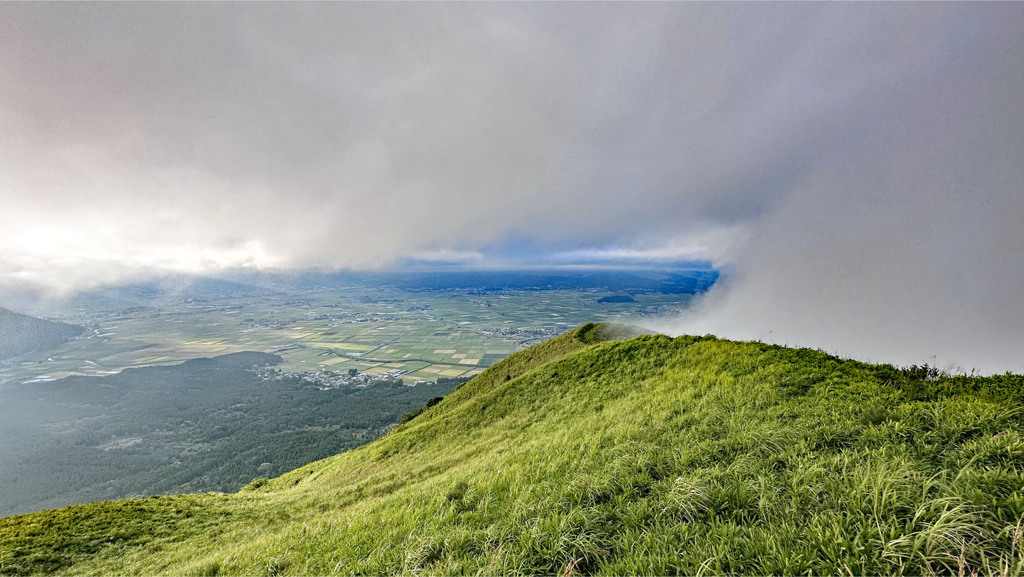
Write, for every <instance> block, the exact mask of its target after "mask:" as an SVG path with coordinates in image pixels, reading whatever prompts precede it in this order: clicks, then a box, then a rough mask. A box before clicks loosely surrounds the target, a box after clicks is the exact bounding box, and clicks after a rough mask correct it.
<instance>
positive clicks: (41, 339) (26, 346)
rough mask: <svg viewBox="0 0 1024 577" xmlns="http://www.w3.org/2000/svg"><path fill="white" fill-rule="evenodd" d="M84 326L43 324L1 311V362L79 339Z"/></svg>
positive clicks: (39, 320)
mask: <svg viewBox="0 0 1024 577" xmlns="http://www.w3.org/2000/svg"><path fill="white" fill-rule="evenodd" d="M84 330H85V329H83V328H82V327H79V326H75V325H69V324H67V323H57V322H53V321H44V320H42V319H37V318H35V317H30V316H26V315H22V314H18V313H16V312H12V311H9V310H7V309H5V308H0V360H3V359H9V358H12V357H16V356H18V355H22V354H24V353H27V352H31V351H43V350H46V349H51V348H53V347H55V346H57V345H59V344H60V343H62V342H64V341H66V340H68V339H70V338H74V337H77V336H78V335H80V334H82V331H84Z"/></svg>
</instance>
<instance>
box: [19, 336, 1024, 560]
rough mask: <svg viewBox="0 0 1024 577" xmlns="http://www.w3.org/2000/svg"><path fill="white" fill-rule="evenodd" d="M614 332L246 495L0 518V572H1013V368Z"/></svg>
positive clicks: (1021, 447) (1017, 457) (531, 352)
mask: <svg viewBox="0 0 1024 577" xmlns="http://www.w3.org/2000/svg"><path fill="white" fill-rule="evenodd" d="M607 331H608V329H607V328H605V327H603V326H600V325H598V326H594V325H586V326H584V327H581V328H580V329H577V330H576V331H574V332H572V333H570V334H567V335H563V336H562V337H559V338H556V339H552V340H551V341H548V342H546V343H543V344H541V345H537V346H534V347H531V348H529V349H527V350H525V351H523V352H520V353H517V354H515V355H513V356H511V357H509V358H507V359H505V360H504V361H502V362H500V363H498V364H496V365H495V366H493V367H491V368H490V369H489V370H487V371H486V372H485V373H483V374H482V375H480V376H479V377H477V378H476V379H474V380H472V381H470V382H468V383H466V384H464V385H462V386H460V387H458V388H457V389H456V390H455V391H453V392H452V393H451V394H449V395H448V396H447V397H446V398H445V399H444V400H443V401H442V402H440V403H438V404H436V405H434V406H432V407H429V408H427V409H425V410H424V411H423V412H422V413H421V414H419V415H418V416H416V418H414V419H412V420H410V421H409V422H407V423H406V424H404V425H401V426H399V427H397V428H396V429H395V430H394V431H392V432H391V433H390V434H389V435H387V436H386V437H384V438H383V439H380V440H378V441H376V442H374V443H371V444H369V445H366V446H363V447H361V448H359V449H355V450H352V451H349V452H347V453H344V454H341V455H338V456H335V457H331V458H329V459H325V460H323V461H319V462H316V463H313V464H310V465H307V466H304V467H302V468H299V469H297V470H295V471H292V472H290V473H287V474H285V475H283V476H281V477H279V478H277V479H273V480H270V481H269V482H266V481H261V482H258V483H254V484H253V485H251V486H250V487H247V488H246V489H243V490H242V491H240V492H239V493H238V494H234V495H214V494H210V495H198V496H182V497H169V498H150V499H144V500H137V501H120V502H111V503H100V504H94V505H86V506H81V507H70V508H66V509H61V510H58V511H47V512H43V513H38V514H33V515H26V516H22V517H13V518H8V519H2V520H0V572H2V573H9V574H31V573H61V574H161V573H162V574H179V575H215V574H230V575H233V574H328V573H344V574H384V573H387V574H399V573H400V574H468V573H472V574H480V573H483V574H498V573H502V574H538V573H539V574H554V573H558V574H562V575H566V574H572V573H581V574H645V575H653V574H657V575H667V574H726V573H729V574H815V575H818V574H836V573H842V574H911V575H919V574H952V573H957V574H961V573H963V574H971V573H983V574H1011V575H1015V574H1021V573H1022V572H1024V492H1022V487H1024V434H1022V427H1021V425H1022V412H1021V395H1022V379H1021V377H1019V376H1002V377H992V378H966V377H956V378H951V377H944V376H942V375H937V374H933V373H931V372H929V371H927V370H926V371H924V372H922V371H920V370H914V371H901V370H897V369H894V368H892V367H888V366H875V365H867V364H862V363H858V362H854V361H843V360H840V359H837V358H835V357H831V356H828V355H825V354H823V353H820V352H816V351H810V350H807V349H788V348H783V347H775V346H768V345H763V344H760V343H736V342H729V341H723V340H717V339H713V338H694V337H680V338H677V339H670V338H667V337H664V336H640V337H637V338H633V339H631V340H627V341H613V342H609V341H604V340H603V338H604V336H605V334H603V333H607ZM83 519H84V520H86V521H85V522H83Z"/></svg>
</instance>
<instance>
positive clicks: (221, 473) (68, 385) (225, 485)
mask: <svg viewBox="0 0 1024 577" xmlns="http://www.w3.org/2000/svg"><path fill="white" fill-rule="evenodd" d="M279 360H280V357H278V356H277V355H270V354H265V353H236V354H231V355H223V356H220V357H215V358H212V359H196V360H192V361H188V362H185V363H182V364H179V365H172V366H163V367H145V368H139V369H129V370H126V371H123V372H121V373H119V374H116V375H109V376H105V377H68V378H64V379H59V380H56V381H51V382H43V383H23V384H14V383H11V384H8V385H7V386H5V387H3V388H2V389H0V438H2V439H3V440H4V442H3V443H0V463H3V466H0V516H2V515H10V514H13V513H19V512H27V511H34V510H39V509H43V508H46V507H57V506H62V505H68V504H72V503H85V502H89V501H98V500H102V499H116V498H122V497H128V496H137V495H153V494H163V493H184V492H201V491H235V490H237V489H238V488H239V487H241V486H243V485H245V484H246V483H248V482H250V481H252V480H253V478H256V477H273V476H276V475H280V474H281V473H283V472H285V471H288V470H291V469H294V468H295V467H298V466H300V465H304V464H306V463H309V462H311V461H315V460H317V459H322V458H324V457H327V456H330V455H333V454H336V453H338V452H340V451H343V450H345V449H350V448H352V447H356V446H359V445H362V444H364V443H367V442H369V441H372V440H373V439H376V438H377V437H379V436H381V435H382V434H384V433H385V432H386V431H387V430H388V429H389V428H390V427H391V426H393V425H394V424H395V423H396V422H398V420H399V418H400V417H401V416H402V414H404V413H406V412H408V411H410V410H412V409H415V408H417V407H420V406H422V405H423V404H424V403H425V402H426V401H427V400H428V399H429V398H431V397H433V396H438V395H443V394H444V393H446V392H448V391H449V390H451V388H452V387H453V386H454V384H450V385H436V384H433V383H428V384H421V385H419V386H416V387H409V386H403V385H402V384H400V383H398V382H397V381H387V382H384V381H382V382H378V383H376V384H373V385H371V386H365V387H337V388H325V387H322V386H318V385H317V384H315V383H312V382H309V381H307V380H303V379H301V378H299V377H294V376H290V377H287V376H286V377H276V378H270V377H268V374H272V373H267V372H256V371H254V370H253V368H254V367H263V366H267V365H272V364H274V363H276V362H278V361H279Z"/></svg>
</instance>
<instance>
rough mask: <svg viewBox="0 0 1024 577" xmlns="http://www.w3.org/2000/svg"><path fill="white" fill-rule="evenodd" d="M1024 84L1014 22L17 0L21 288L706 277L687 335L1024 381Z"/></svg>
mask: <svg viewBox="0 0 1024 577" xmlns="http://www.w3.org/2000/svg"><path fill="white" fill-rule="evenodd" d="M1022 63H1024V4H1021V3H1000V4H988V3H986V4H959V3H958V4H946V3H942V4H921V3H913V4H911V3H906V4H889V3H886V4H879V3H865V4H847V3H795V4H793V3H787V4H746V3H720V4H703V3H671V4H656V3H622V4H611V3H593V4H591V3H567V4H554V3H523V4H478V3H458V4H445V3H425V4H412V3H398V4H384V3H372V4H355V3H327V4H323V3H315V4H291V3H289V4H267V3H258V4H239V3H216V4H201V3H188V4H177V3H176V4H165V3H97V4H69V3H47V4H36V3H31V4H29V3H19V4H13V3H4V4H0V210H2V212H0V288H3V287H7V288H10V287H12V286H16V285H25V286H28V285H35V284H38V285H41V286H47V287H50V288H51V289H54V290H70V289H73V288H78V287H83V286H89V285H90V284H94V283H100V282H111V281H116V280H119V279H126V278H133V277H134V276H137V275H139V274H149V273H154V272H159V271H179V272H180V271H186V272H204V271H215V270H219V269H224V268H231V267H238V266H249V267H280V268H302V267H355V268H366V267H375V266H384V265H388V264H389V263H394V262H399V261H401V260H402V259H408V258H419V259H422V260H427V261H429V260H442V261H460V260H462V261H465V262H467V263H471V264H477V265H488V264H498V263H502V262H505V261H508V260H510V259H515V258H520V259H521V258H523V255H526V257H527V260H529V259H538V260H545V259H547V260H550V261H552V262H567V261H571V260H573V259H574V258H576V257H579V258H580V259H581V260H589V261H593V260H595V259H598V260H599V259H600V258H602V257H604V256H607V257H608V258H622V257H624V256H625V257H630V258H641V259H643V258H646V259H654V260H658V259H661V260H671V259H680V258H692V257H696V258H708V259H712V260H713V261H714V262H715V263H716V264H719V265H729V266H731V267H732V269H733V270H734V271H735V276H734V277H733V281H732V282H731V283H729V284H728V285H727V286H726V285H723V286H721V287H719V288H718V289H716V290H715V291H714V292H713V294H712V295H711V296H710V297H709V299H708V303H707V306H706V307H705V308H704V309H702V312H701V313H700V315H699V316H698V317H696V318H687V319H683V320H680V321H678V322H677V323H674V324H672V330H700V329H707V330H710V331H713V332H719V333H723V334H728V335H745V336H749V337H750V338H766V339H773V340H777V341H780V342H790V343H799V344H809V345H812V346H821V347H823V348H832V349H835V350H836V351H837V352H844V351H853V352H855V353H857V354H860V355H861V356H871V357H872V358H877V359H879V360H889V359H896V360H899V361H903V360H908V361H920V360H922V359H923V358H925V357H927V356H928V355H938V356H939V357H943V356H944V355H948V356H949V357H950V358H955V359H959V360H961V361H963V364H968V365H969V364H971V363H976V364H982V363H985V365H984V366H985V367H986V368H992V367H996V369H999V368H1000V367H1002V366H1003V365H1007V366H1006V368H1011V369H1014V370H1022V369H1024V304H1022V302H1024V232H1022V231H1024V170H1022V166H1024V104H1022V103H1024V65H1022ZM897 357H898V358H897ZM968 368H969V367H968Z"/></svg>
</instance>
